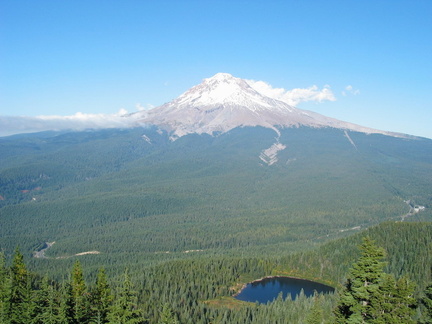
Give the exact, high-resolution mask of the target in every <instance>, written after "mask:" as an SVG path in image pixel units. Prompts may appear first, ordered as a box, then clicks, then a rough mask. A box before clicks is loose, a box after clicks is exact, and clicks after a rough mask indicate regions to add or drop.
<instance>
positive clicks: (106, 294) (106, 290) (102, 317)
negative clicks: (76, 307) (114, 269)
mask: <svg viewBox="0 0 432 324" xmlns="http://www.w3.org/2000/svg"><path fill="white" fill-rule="evenodd" d="M91 300H92V302H91V304H92V319H93V322H94V323H96V324H101V323H108V313H109V310H110V307H111V305H112V301H113V296H112V295H111V289H110V287H109V285H108V281H107V277H106V274H105V269H104V268H101V269H100V270H99V272H98V275H97V278H96V285H95V287H94V288H93V289H92V292H91Z"/></svg>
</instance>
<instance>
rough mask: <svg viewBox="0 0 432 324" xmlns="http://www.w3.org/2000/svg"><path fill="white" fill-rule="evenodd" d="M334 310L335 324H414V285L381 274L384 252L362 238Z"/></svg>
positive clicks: (368, 240)
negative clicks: (354, 261)
mask: <svg viewBox="0 0 432 324" xmlns="http://www.w3.org/2000/svg"><path fill="white" fill-rule="evenodd" d="M360 249H361V256H360V258H359V260H358V261H357V262H356V263H354V264H353V266H352V268H351V269H350V272H349V277H348V280H347V283H346V285H345V288H344V290H343V291H342V292H341V294H340V299H339V304H338V306H337V308H336V310H335V315H336V323H382V324H390V323H395V324H402V323H407V324H408V323H414V321H413V320H412V316H413V314H414V309H415V307H416V305H415V300H414V298H413V293H414V289H415V287H414V285H413V284H412V283H411V282H409V280H408V279H406V278H401V279H400V280H398V281H396V280H395V278H394V276H393V275H389V274H386V273H385V272H384V266H385V262H383V261H382V259H383V258H384V256H385V253H384V250H383V249H382V248H380V247H378V246H376V245H375V243H374V242H373V241H372V240H371V239H370V238H369V237H366V238H365V239H364V240H363V244H362V245H361V246H360Z"/></svg>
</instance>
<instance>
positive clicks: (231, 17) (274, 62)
mask: <svg viewBox="0 0 432 324" xmlns="http://www.w3.org/2000/svg"><path fill="white" fill-rule="evenodd" d="M431 16H432V1H427V0H424V1H421V0H418V1H417V0H416V1H411V0H410V1H397V0H392V1H390V0H389V1H384V0H383V1H376V0H374V1H368V0H363V1H350V0H345V1H342V0H340V1H318V0H315V1H308V0H305V1H253V0H248V1H236V0H231V1H204V0H201V1H187V0H185V1H174V0H172V1H144V0H142V1H131V0H124V1H109V0H103V1H102V0H100V1H96V0H86V1H80V0H74V1H57V0H55V1H45V0H40V1H25V0H20V1H12V0H5V1H1V2H0V135H2V130H1V128H4V129H5V128H8V132H9V133H12V132H14V130H13V129H12V128H13V127H15V126H14V125H17V130H16V131H17V132H18V131H20V130H24V128H23V127H24V126H22V125H21V126H20V125H19V121H22V124H23V125H24V124H28V123H31V122H32V121H34V119H32V118H31V117H34V116H40V115H44V116H52V115H56V116H76V113H77V112H81V114H80V116H81V118H82V119H85V118H86V117H87V116H103V117H104V118H105V119H109V116H111V115H115V114H117V113H118V112H119V110H120V109H125V110H127V111H129V112H133V111H136V110H137V109H138V108H137V107H151V106H158V105H161V104H163V103H165V102H168V101H170V100H172V99H174V98H175V97H177V96H179V95H180V94H181V93H183V92H184V91H186V90H187V89H188V88H190V87H192V86H193V85H196V84H198V83H200V82H201V80H202V79H203V78H207V77H211V76H212V75H214V74H216V73H218V72H228V73H231V74H233V75H234V76H236V77H240V78H244V79H252V80H256V81H265V82H267V83H268V84H269V85H271V86H273V87H275V88H283V89H285V90H287V91H289V90H291V89H294V88H300V89H311V87H315V89H318V90H317V91H321V90H322V89H330V90H331V93H332V94H333V97H334V99H335V100H321V101H318V100H309V101H304V102H300V103H298V105H297V106H298V108H302V109H309V110H313V111H316V112H318V113H321V114H324V115H327V116H330V117H334V118H338V119H341V120H345V121H349V122H353V123H357V124H361V125H364V126H368V127H372V128H377V129H382V130H388V131H394V132H402V133H408V134H412V135H418V136H424V137H429V138H432V127H431V125H430V123H431V121H432V105H431V99H430V97H431V94H432V54H431V53H432V20H431V19H430V17H431ZM17 116H22V117H23V118H21V119H18V118H17ZM24 116H25V118H24ZM4 134H5V132H3V135H4Z"/></svg>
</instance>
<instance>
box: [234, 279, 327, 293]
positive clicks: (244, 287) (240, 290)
mask: <svg viewBox="0 0 432 324" xmlns="http://www.w3.org/2000/svg"><path fill="white" fill-rule="evenodd" d="M277 278H287V279H295V280H301V281H306V282H310V283H314V284H319V285H323V286H326V287H328V288H331V289H333V290H335V288H334V287H332V286H329V285H327V284H324V283H321V282H318V281H314V280H310V279H303V278H299V277H294V276H283V275H273V276H265V277H261V278H259V279H255V280H253V281H250V282H247V283H244V284H243V285H242V286H241V288H240V289H239V290H237V291H236V292H235V293H234V294H233V295H232V297H233V298H236V297H237V296H239V295H240V294H241V293H242V292H243V290H244V289H246V288H247V286H248V285H250V284H254V283H258V282H261V281H264V280H266V279H277Z"/></svg>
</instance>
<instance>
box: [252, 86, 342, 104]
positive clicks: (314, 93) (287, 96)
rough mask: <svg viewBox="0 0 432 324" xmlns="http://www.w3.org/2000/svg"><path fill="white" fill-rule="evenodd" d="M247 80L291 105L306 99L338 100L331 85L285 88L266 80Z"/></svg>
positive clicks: (271, 96)
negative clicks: (274, 85) (275, 85)
mask: <svg viewBox="0 0 432 324" xmlns="http://www.w3.org/2000/svg"><path fill="white" fill-rule="evenodd" d="M246 81H247V82H248V84H249V85H250V86H251V87H252V88H254V89H255V90H256V91H258V92H259V93H261V94H263V95H265V96H267V97H270V98H273V99H277V100H281V101H284V102H286V103H288V104H290V105H291V106H297V105H298V104H299V103H301V102H306V101H316V102H322V101H336V97H335V96H334V94H333V92H332V90H331V89H330V86H329V85H325V86H324V87H323V88H322V89H321V90H320V89H319V88H318V87H317V86H316V85H313V86H311V87H309V88H296V89H292V90H285V89H283V88H273V87H272V86H271V85H270V84H268V83H267V82H264V81H255V80H246Z"/></svg>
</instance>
